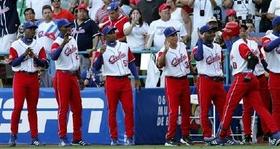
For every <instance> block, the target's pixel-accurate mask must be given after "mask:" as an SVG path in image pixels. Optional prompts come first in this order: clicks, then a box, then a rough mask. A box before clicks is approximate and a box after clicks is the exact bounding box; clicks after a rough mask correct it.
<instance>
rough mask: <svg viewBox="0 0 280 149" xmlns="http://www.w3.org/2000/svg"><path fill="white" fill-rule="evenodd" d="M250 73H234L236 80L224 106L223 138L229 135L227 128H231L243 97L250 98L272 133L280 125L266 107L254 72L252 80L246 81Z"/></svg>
mask: <svg viewBox="0 0 280 149" xmlns="http://www.w3.org/2000/svg"><path fill="white" fill-rule="evenodd" d="M246 75H248V74H246V73H239V74H236V75H234V81H233V83H232V85H231V87H230V89H229V92H228V93H227V98H226V103H225V107H224V115H223V118H222V121H221V124H220V127H221V128H220V132H219V133H220V134H219V136H220V137H221V138H225V137H226V136H227V133H226V132H227V130H228V129H229V126H230V123H231V120H232V115H233V112H234V110H235V108H236V107H237V105H238V104H239V102H240V100H241V99H242V98H245V99H246V100H248V101H249V102H250V103H251V104H252V106H253V108H254V109H255V110H256V112H257V113H258V114H259V116H260V118H261V119H262V120H263V121H264V122H265V124H266V125H267V126H270V127H269V131H270V132H271V133H274V132H277V131H278V127H277V124H276V122H275V121H274V120H273V117H272V116H271V115H270V114H269V112H268V110H267V109H266V108H265V107H264V105H263V103H262V99H261V96H260V93H259V81H258V79H257V77H256V76H254V75H253V74H251V75H250V77H251V80H250V81H249V82H244V77H245V76H246Z"/></svg>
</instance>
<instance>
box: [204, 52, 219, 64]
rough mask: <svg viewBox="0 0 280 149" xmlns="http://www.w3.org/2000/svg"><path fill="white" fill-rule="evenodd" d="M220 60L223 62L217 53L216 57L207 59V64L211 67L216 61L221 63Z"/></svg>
mask: <svg viewBox="0 0 280 149" xmlns="http://www.w3.org/2000/svg"><path fill="white" fill-rule="evenodd" d="M219 60H221V56H220V55H219V54H218V53H216V55H215V56H208V57H207V58H206V63H207V64H209V65H210V64H212V63H214V62H216V61H219Z"/></svg>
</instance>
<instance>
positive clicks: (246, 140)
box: [242, 135, 252, 145]
mask: <svg viewBox="0 0 280 149" xmlns="http://www.w3.org/2000/svg"><path fill="white" fill-rule="evenodd" d="M242 143H243V144H245V145H250V144H252V137H251V135H245V136H244V139H243V141H242Z"/></svg>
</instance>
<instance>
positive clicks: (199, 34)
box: [197, 28, 204, 39]
mask: <svg viewBox="0 0 280 149" xmlns="http://www.w3.org/2000/svg"><path fill="white" fill-rule="evenodd" d="M197 35H198V38H200V39H203V38H204V36H203V34H201V33H200V31H199V28H197Z"/></svg>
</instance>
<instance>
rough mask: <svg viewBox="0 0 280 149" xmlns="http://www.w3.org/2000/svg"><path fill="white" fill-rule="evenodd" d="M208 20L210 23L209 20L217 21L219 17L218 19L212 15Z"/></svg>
mask: <svg viewBox="0 0 280 149" xmlns="http://www.w3.org/2000/svg"><path fill="white" fill-rule="evenodd" d="M207 22H208V23H209V22H217V19H216V17H214V16H212V17H211V18H209V19H208V21H207Z"/></svg>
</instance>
